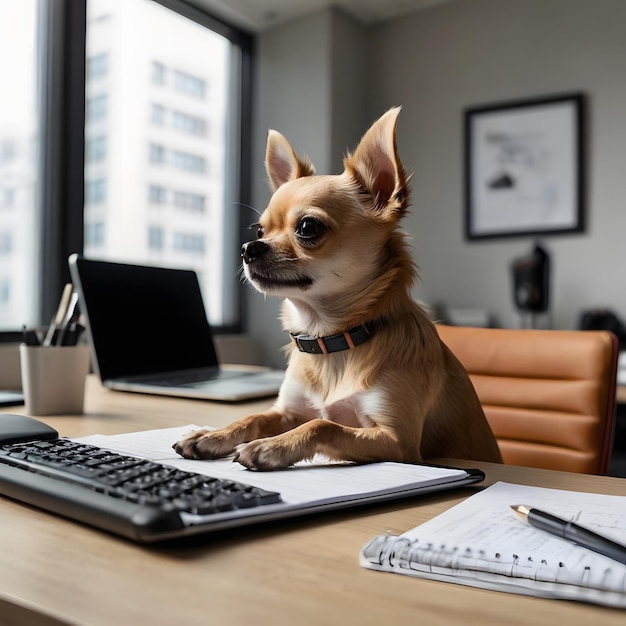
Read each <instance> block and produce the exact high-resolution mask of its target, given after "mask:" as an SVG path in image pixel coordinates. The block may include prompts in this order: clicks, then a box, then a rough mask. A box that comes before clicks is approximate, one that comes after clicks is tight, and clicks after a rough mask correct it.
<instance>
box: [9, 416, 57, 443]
mask: <svg viewBox="0 0 626 626" xmlns="http://www.w3.org/2000/svg"><path fill="white" fill-rule="evenodd" d="M58 436H59V433H58V432H57V431H56V430H54V428H52V426H48V424H44V423H43V422H40V421H39V420H36V419H33V418H32V417H26V415H15V414H13V413H0V445H4V444H6V443H19V442H20V441H44V440H49V439H57V438H58Z"/></svg>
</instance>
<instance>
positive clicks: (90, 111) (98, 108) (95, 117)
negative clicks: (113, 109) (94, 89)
mask: <svg viewBox="0 0 626 626" xmlns="http://www.w3.org/2000/svg"><path fill="white" fill-rule="evenodd" d="M108 101H109V98H108V96H107V94H105V93H103V94H100V95H97V96H94V97H92V98H88V99H87V120H88V121H89V122H92V123H93V122H99V121H102V120H104V119H105V118H106V115H107V105H108Z"/></svg>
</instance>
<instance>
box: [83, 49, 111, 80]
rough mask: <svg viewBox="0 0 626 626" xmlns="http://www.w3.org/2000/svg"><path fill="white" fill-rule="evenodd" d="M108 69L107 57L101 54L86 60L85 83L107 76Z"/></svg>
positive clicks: (104, 53) (103, 53)
mask: <svg viewBox="0 0 626 626" xmlns="http://www.w3.org/2000/svg"><path fill="white" fill-rule="evenodd" d="M108 69H109V55H108V54H107V53H106V52H101V53H100V54H97V55H96V56H94V57H91V58H90V59H87V81H88V82H89V81H94V80H99V79H100V78H104V77H105V76H106V75H107V71H108Z"/></svg>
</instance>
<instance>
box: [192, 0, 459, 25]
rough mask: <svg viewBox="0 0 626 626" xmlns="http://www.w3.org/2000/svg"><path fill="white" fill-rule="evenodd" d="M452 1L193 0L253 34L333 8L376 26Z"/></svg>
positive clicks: (217, 15)
mask: <svg viewBox="0 0 626 626" xmlns="http://www.w3.org/2000/svg"><path fill="white" fill-rule="evenodd" d="M449 1H450V0H193V3H194V4H196V5H197V6H200V7H203V8H205V9H207V10H208V11H209V12H211V13H212V14H213V15H215V16H216V17H219V18H221V19H223V20H224V21H227V22H229V23H231V24H233V25H235V26H238V27H240V28H243V29H245V30H247V31H250V32H253V33H259V32H262V31H264V30H267V29H268V28H272V27H273V26H276V25H278V24H282V23H284V22H288V21H289V20H291V19H294V18H297V17H301V16H303V15H307V14H309V13H313V12H315V11H318V10H320V9H325V8H328V7H331V6H334V7H338V8H340V9H342V10H343V11H345V12H346V13H347V14H348V15H351V16H352V17H353V18H355V19H356V20H358V21H359V22H361V23H363V24H375V23H376V22H382V21H385V20H388V19H391V18H394V17H398V16H400V15H404V14H405V13H411V12H413V11H417V10H419V9H425V8H427V7H430V6H433V5H436V4H442V3H443V2H449Z"/></svg>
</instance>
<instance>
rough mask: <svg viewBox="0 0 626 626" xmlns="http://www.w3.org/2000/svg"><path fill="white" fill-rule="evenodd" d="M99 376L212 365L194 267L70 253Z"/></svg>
mask: <svg viewBox="0 0 626 626" xmlns="http://www.w3.org/2000/svg"><path fill="white" fill-rule="evenodd" d="M70 269H71V272H72V278H73V281H74V284H75V286H76V287H77V288H78V290H79V293H80V306H81V310H82V311H83V312H84V313H85V314H86V317H87V321H88V325H89V329H90V332H91V340H92V347H93V350H94V351H95V355H96V361H97V367H98V369H99V374H100V377H101V378H102V380H109V379H111V378H118V377H120V376H124V377H125V376H138V375H145V374H155V373H159V372H171V371H175V370H183V369H191V368H196V367H211V366H217V364H218V363H217V356H216V354H215V347H214V345H213V339H212V336H211V329H210V327H209V323H208V320H207V316H206V311H205V308H204V303H203V301H202V294H201V292H200V285H199V283H198V278H197V276H196V273H195V272H193V271H190V270H180V269H167V268H162V267H146V266H140V265H128V264H123V263H112V262H108V261H96V260H93V259H85V258H82V257H80V256H72V258H71V260H70Z"/></svg>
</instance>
